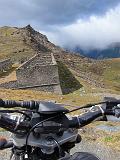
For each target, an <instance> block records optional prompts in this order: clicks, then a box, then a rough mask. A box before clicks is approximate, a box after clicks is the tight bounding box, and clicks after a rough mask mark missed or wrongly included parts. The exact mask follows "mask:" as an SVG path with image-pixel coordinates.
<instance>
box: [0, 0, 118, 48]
mask: <svg viewBox="0 0 120 160" xmlns="http://www.w3.org/2000/svg"><path fill="white" fill-rule="evenodd" d="M27 24H31V26H33V27H34V28H35V29H37V30H38V31H40V32H42V33H44V34H46V35H47V36H48V38H49V40H51V41H52V42H54V43H55V44H57V45H60V46H68V47H71V48H72V47H75V46H80V47H82V48H91V47H93V48H96V47H98V48H104V47H106V46H107V45H108V44H110V43H112V42H120V0H0V26H5V25H9V26H18V27H23V26H25V25H27Z"/></svg>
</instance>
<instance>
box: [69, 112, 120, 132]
mask: <svg viewBox="0 0 120 160" xmlns="http://www.w3.org/2000/svg"><path fill="white" fill-rule="evenodd" d="M119 114H120V112H119ZM105 115H113V116H115V112H114V111H112V110H111V111H110V110H108V111H105V113H104V115H103V113H102V112H101V110H98V111H95V112H88V113H85V114H83V115H82V116H78V117H73V118H72V120H70V123H69V127H70V128H78V129H79V128H81V127H83V126H86V125H87V124H89V123H91V122H92V121H94V120H96V119H97V118H99V117H101V116H105Z"/></svg>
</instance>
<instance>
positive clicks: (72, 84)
mask: <svg viewBox="0 0 120 160" xmlns="http://www.w3.org/2000/svg"><path fill="white" fill-rule="evenodd" d="M57 63H58V73H59V79H60V85H61V89H62V92H63V94H69V93H72V92H74V91H76V90H78V89H80V88H82V87H83V86H82V85H81V84H80V82H79V81H78V80H77V79H76V78H75V77H74V75H73V74H72V73H71V71H70V70H69V69H68V68H67V66H66V65H64V64H63V63H62V62H57Z"/></svg>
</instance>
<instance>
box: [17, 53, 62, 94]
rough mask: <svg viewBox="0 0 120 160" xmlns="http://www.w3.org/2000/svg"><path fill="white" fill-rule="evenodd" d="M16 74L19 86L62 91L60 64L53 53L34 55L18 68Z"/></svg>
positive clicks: (56, 91)
mask: <svg viewBox="0 0 120 160" xmlns="http://www.w3.org/2000/svg"><path fill="white" fill-rule="evenodd" d="M16 76H17V82H18V85H19V86H21V87H19V88H23V89H27V88H29V89H34V90H44V91H49V92H54V93H59V94H61V93H62V91H61V87H60V81H59V74H58V66H57V63H56V60H55V58H54V56H53V54H52V53H49V52H47V53H45V54H42V53H41V54H37V55H35V56H33V57H32V58H31V59H29V60H28V61H26V62H25V63H23V64H22V65H21V66H20V67H19V68H18V69H17V70H16Z"/></svg>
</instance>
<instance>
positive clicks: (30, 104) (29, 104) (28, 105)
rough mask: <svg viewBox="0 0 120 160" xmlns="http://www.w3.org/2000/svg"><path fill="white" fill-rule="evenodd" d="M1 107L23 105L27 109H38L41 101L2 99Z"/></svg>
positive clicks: (0, 101)
mask: <svg viewBox="0 0 120 160" xmlns="http://www.w3.org/2000/svg"><path fill="white" fill-rule="evenodd" d="M0 107H3V108H14V107H22V108H26V109H38V108H39V103H38V102H37V101H13V100H2V99H0Z"/></svg>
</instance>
